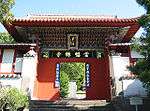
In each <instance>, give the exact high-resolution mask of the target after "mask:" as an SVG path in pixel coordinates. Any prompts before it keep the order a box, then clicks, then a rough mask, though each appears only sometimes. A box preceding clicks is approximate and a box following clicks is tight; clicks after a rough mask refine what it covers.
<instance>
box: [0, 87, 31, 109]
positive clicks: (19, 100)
mask: <svg viewBox="0 0 150 111" xmlns="http://www.w3.org/2000/svg"><path fill="white" fill-rule="evenodd" d="M28 105H29V102H28V97H27V95H26V94H25V93H24V92H22V91H19V90H18V89H17V88H1V89H0V111H2V110H4V109H5V108H6V107H9V109H10V110H9V111H18V110H17V109H18V108H20V107H28Z"/></svg>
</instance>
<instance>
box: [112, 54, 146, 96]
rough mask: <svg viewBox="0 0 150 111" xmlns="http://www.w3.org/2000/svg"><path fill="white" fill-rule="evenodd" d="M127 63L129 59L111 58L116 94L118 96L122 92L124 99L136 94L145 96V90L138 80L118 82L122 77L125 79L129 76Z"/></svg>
mask: <svg viewBox="0 0 150 111" xmlns="http://www.w3.org/2000/svg"><path fill="white" fill-rule="evenodd" d="M129 63H130V61H129V57H121V56H112V64H113V71H114V77H115V83H116V94H117V95H119V94H120V93H121V92H122V91H124V96H125V97H126V96H132V95H137V94H139V95H140V96H145V95H146V92H145V89H144V88H143V85H142V83H141V82H140V81H139V80H138V79H134V80H131V79H130V80H123V81H119V79H120V78H121V77H122V76H124V77H126V76H128V75H129V74H130V72H129V71H128V69H127V66H129Z"/></svg>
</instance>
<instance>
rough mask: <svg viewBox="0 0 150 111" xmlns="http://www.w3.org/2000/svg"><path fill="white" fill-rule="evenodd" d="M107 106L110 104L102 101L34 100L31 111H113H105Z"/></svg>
mask: <svg viewBox="0 0 150 111" xmlns="http://www.w3.org/2000/svg"><path fill="white" fill-rule="evenodd" d="M107 105H109V103H106V101H102V100H67V99H66V100H59V101H55V102H50V101H40V100H34V101H31V103H30V111H87V110H88V111H111V110H105V109H106V108H105V106H107ZM107 109H108V108H107Z"/></svg>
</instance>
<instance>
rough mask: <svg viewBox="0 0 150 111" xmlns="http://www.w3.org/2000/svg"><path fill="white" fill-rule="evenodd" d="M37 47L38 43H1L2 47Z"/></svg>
mask: <svg viewBox="0 0 150 111" xmlns="http://www.w3.org/2000/svg"><path fill="white" fill-rule="evenodd" d="M28 47H36V44H28V43H15V44H0V48H28Z"/></svg>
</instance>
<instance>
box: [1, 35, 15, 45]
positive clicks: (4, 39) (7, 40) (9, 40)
mask: <svg viewBox="0 0 150 111" xmlns="http://www.w3.org/2000/svg"><path fill="white" fill-rule="evenodd" d="M0 43H15V40H14V39H13V37H12V36H11V35H10V34H8V33H7V32H1V33H0Z"/></svg>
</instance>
